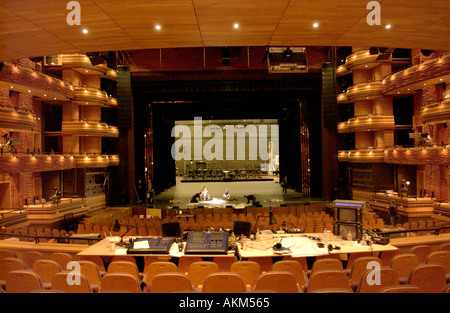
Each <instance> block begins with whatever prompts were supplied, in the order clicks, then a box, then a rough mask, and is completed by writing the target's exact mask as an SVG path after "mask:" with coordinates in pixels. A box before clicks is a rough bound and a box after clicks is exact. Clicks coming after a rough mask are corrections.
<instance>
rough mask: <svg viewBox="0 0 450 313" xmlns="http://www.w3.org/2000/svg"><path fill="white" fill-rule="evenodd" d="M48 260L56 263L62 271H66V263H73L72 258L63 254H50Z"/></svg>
mask: <svg viewBox="0 0 450 313" xmlns="http://www.w3.org/2000/svg"><path fill="white" fill-rule="evenodd" d="M49 259H50V260H53V261H55V262H57V263H58V264H59V266H61V270H63V271H64V270H67V269H68V268H67V263H69V262H71V261H73V259H72V256H71V255H70V254H68V253H65V252H54V253H52V254H50V257H49ZM69 270H70V269H69Z"/></svg>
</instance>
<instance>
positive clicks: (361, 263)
mask: <svg viewBox="0 0 450 313" xmlns="http://www.w3.org/2000/svg"><path fill="white" fill-rule="evenodd" d="M371 262H376V264H378V266H379V267H381V260H380V259H379V258H377V257H374V256H364V257H359V258H357V259H354V261H353V264H352V267H351V270H350V276H349V279H350V282H357V281H359V280H360V279H361V276H362V275H363V274H364V272H365V271H367V270H368V269H369V268H367V267H368V266H369V265H370V263H371Z"/></svg>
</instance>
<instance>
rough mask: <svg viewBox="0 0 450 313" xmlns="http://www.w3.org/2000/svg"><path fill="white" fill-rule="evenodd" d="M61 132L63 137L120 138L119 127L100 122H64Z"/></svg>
mask: <svg viewBox="0 0 450 313" xmlns="http://www.w3.org/2000/svg"><path fill="white" fill-rule="evenodd" d="M61 131H62V135H63V136H67V135H71V136H98V137H119V130H118V128H117V127H115V126H109V125H108V124H106V123H102V122H98V121H87V120H77V121H70V122H62V127H61Z"/></svg>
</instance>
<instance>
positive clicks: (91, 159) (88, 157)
mask: <svg viewBox="0 0 450 313" xmlns="http://www.w3.org/2000/svg"><path fill="white" fill-rule="evenodd" d="M118 165H119V156H118V155H104V154H102V155H100V154H79V155H76V156H75V166H76V168H97V167H108V166H118Z"/></svg>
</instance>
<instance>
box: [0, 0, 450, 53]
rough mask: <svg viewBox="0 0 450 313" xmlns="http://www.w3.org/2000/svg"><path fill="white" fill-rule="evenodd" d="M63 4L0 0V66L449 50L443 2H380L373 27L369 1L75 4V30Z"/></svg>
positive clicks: (107, 0)
mask: <svg viewBox="0 0 450 313" xmlns="http://www.w3.org/2000/svg"><path fill="white" fill-rule="evenodd" d="M68 2H69V1H68V0H64V1H63V0H52V1H36V0H14V1H13V0H10V1H8V0H0V60H8V59H17V58H21V57H34V56H43V55H52V54H57V53H74V52H93V51H114V50H136V49H152V48H181V47H220V46H355V47H367V46H382V47H397V48H421V49H432V50H450V39H449V37H448V34H450V18H449V13H448V12H449V10H448V5H449V3H448V0H428V1H424V0H380V1H378V2H379V3H380V6H381V25H379V26H378V25H375V26H369V25H368V24H367V22H366V16H367V14H368V13H369V12H370V10H368V9H366V6H367V3H368V2H369V0H344V1H339V0H220V1H219V0H78V2H79V3H80V5H81V25H80V26H77V25H75V26H69V25H68V24H67V22H66V17H67V14H68V13H69V12H70V10H67V9H66V5H67V3H68ZM314 22H317V23H319V27H317V28H314V27H313V26H312V25H313V23H314ZM234 23H239V28H238V29H235V28H234V27H233V24H234ZM156 24H159V25H161V30H159V31H158V30H156V29H155V25H156ZM386 24H391V25H392V27H391V28H390V29H386V27H385V25H386ZM83 28H86V29H88V31H89V33H88V34H83V33H82V31H81V30H82V29H83Z"/></svg>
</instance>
